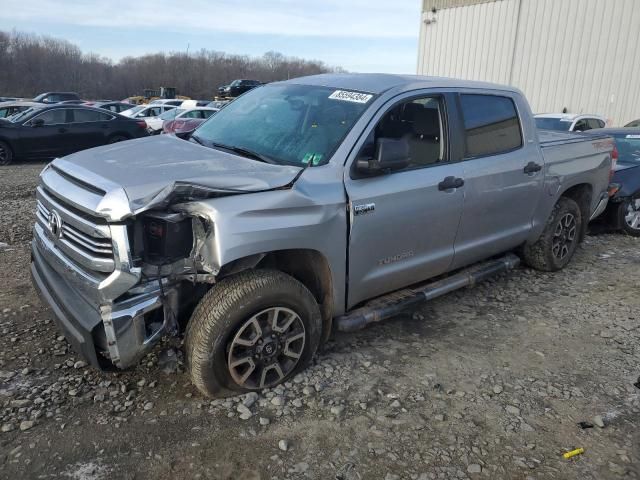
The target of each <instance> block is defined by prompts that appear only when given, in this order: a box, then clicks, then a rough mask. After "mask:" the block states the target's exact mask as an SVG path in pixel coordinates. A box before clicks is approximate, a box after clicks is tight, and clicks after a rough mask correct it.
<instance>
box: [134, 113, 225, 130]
mask: <svg viewBox="0 0 640 480" xmlns="http://www.w3.org/2000/svg"><path fill="white" fill-rule="evenodd" d="M217 111H218V110H217V109H215V108H208V107H197V108H175V109H173V110H168V111H166V112H164V113H163V114H162V115H160V116H159V117H153V118H148V119H146V122H147V129H148V130H149V133H150V134H152V135H155V134H159V133H160V132H162V125H163V124H164V123H165V122H167V121H170V120H174V119H179V118H183V119H187V118H194V119H202V120H206V119H207V118H209V117H210V116H211V115H213V114H214V113H216V112H217Z"/></svg>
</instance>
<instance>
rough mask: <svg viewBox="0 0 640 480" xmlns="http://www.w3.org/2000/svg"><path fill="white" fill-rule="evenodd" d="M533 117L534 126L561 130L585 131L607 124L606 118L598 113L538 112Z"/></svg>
mask: <svg viewBox="0 0 640 480" xmlns="http://www.w3.org/2000/svg"><path fill="white" fill-rule="evenodd" d="M534 118H535V120H536V127H538V128H541V129H543V130H558V131H561V132H586V131H587V130H592V129H594V128H604V126H605V125H606V124H607V119H606V118H604V117H602V116H600V115H583V114H574V113H540V114H538V115H535V117H534Z"/></svg>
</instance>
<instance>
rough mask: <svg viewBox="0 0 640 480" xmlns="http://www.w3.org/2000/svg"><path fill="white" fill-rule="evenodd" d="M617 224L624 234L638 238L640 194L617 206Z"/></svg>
mask: <svg viewBox="0 0 640 480" xmlns="http://www.w3.org/2000/svg"><path fill="white" fill-rule="evenodd" d="M618 222H619V225H620V226H621V227H622V230H623V231H624V232H625V233H626V234H628V235H632V236H634V237H640V192H637V193H636V194H635V195H633V196H632V197H631V198H628V199H626V200H625V201H624V202H622V203H620V204H619V205H618Z"/></svg>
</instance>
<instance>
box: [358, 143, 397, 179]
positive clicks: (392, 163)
mask: <svg viewBox="0 0 640 480" xmlns="http://www.w3.org/2000/svg"><path fill="white" fill-rule="evenodd" d="M409 163H410V161H409V143H408V142H407V141H406V140H395V139H393V138H379V139H378V140H377V141H376V152H375V156H374V158H363V159H359V160H357V163H356V168H357V169H358V172H360V173H363V174H369V175H371V174H376V173H383V172H393V171H395V170H402V169H403V168H407V167H408V166H409Z"/></svg>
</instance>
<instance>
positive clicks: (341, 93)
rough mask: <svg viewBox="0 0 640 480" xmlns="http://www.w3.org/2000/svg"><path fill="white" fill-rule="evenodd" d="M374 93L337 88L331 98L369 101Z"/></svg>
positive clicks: (357, 101)
mask: <svg viewBox="0 0 640 480" xmlns="http://www.w3.org/2000/svg"><path fill="white" fill-rule="evenodd" d="M372 97H373V95H371V94H369V93H360V92H349V91H347V90H336V91H335V92H333V93H332V94H331V95H329V98H330V99H332V100H342V101H344V102H355V103H367V102H368V101H369V100H371V98H372Z"/></svg>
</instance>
